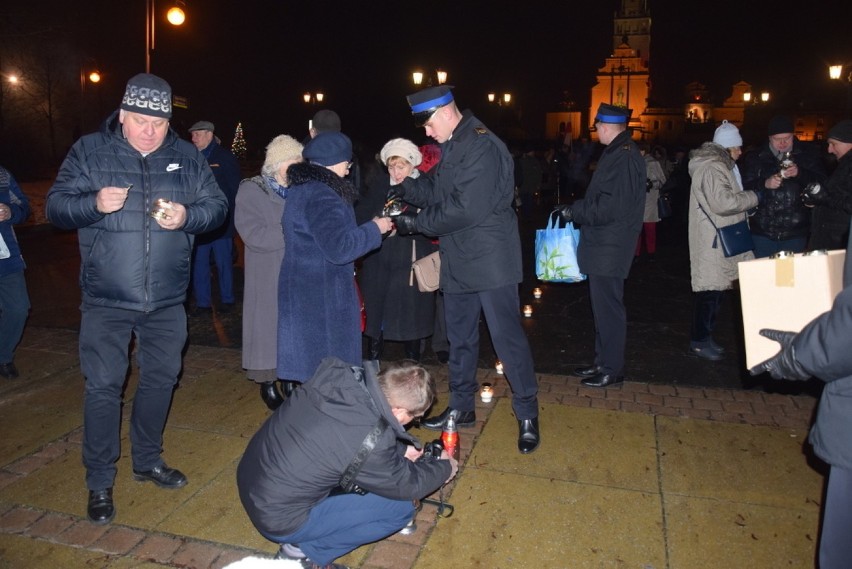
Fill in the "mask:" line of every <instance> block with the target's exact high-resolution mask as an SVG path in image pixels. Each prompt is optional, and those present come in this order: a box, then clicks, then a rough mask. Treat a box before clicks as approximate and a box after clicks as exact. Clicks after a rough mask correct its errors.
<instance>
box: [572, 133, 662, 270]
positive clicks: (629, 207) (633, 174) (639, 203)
mask: <svg viewBox="0 0 852 569" xmlns="http://www.w3.org/2000/svg"><path fill="white" fill-rule="evenodd" d="M646 169H647V167H646V165H645V159H644V158H642V154H641V153H640V152H639V148H638V147H637V146H636V143H634V142H633V140H632V139H631V133H630V130H625V131H624V132H621V133H619V134H618V136H616V137H615V138H614V139H613V140H612V142H610V143H609V145H607V147H606V148H605V149H604V151H603V153H602V154H601V157H600V159H599V160H598V165H597V168H595V173H594V175H593V176H592V181H591V183H590V184H589V189H588V190H586V197H584V198H583V199H581V200H577V201H576V202H574V205H573V210H574V223H576V224H579V225H580V246H579V247H578V249H577V260H578V261H579V265H580V272H582V273H584V274H587V275H597V276H604V277H620V278H622V279H626V278H627V275H628V274H629V273H630V265H631V263H632V262H633V255H634V253H635V251H636V240H637V239H638V238H639V232H640V231H641V230H642V215H643V214H644V212H645V179H646Z"/></svg>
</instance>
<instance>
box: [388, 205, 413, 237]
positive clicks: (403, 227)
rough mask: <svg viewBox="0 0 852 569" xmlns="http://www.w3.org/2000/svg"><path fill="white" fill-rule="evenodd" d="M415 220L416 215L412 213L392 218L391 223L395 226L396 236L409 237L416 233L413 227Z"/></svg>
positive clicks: (408, 212) (407, 212)
mask: <svg viewBox="0 0 852 569" xmlns="http://www.w3.org/2000/svg"><path fill="white" fill-rule="evenodd" d="M416 218H417V214H416V213H415V212H412V211H406V212H405V213H401V214H399V215H397V216H396V217H394V218H393V222H394V224H395V225H396V234H397V235H411V234H412V233H417V229H416V228H415V227H414V220H415V219H416Z"/></svg>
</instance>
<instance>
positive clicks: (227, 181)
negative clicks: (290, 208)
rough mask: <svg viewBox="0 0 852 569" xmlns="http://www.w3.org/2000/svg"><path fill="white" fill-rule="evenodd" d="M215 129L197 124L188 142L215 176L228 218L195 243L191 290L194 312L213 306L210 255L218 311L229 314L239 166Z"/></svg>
mask: <svg viewBox="0 0 852 569" xmlns="http://www.w3.org/2000/svg"><path fill="white" fill-rule="evenodd" d="M214 129H215V127H214V126H213V123H212V122H210V121H198V122H197V123H195V124H194V125H192V126H191V127H190V129H189V132H190V133H191V135H192V143H193V144H194V145H195V147H196V148H197V149H198V150H199V151H200V152H201V154H203V155H204V157H205V158H207V163H208V164H210V169H212V170H213V175H214V176H215V177H216V183H218V184H219V189H221V190H222V192H223V193H224V194H225V197H226V198H228V217H227V219H226V220H225V223H223V224H222V225H220V226H219V227H217V228H216V229H214V230H213V231H208V232H207V233H204V234H202V235H199V236H198V238H197V239H196V240H195V254H194V255H193V258H192V290H193V292H194V293H195V307H196V309H201V310H205V309H208V310H209V309H210V308H211V307H212V306H213V297H212V294H211V292H212V291H211V281H210V255H211V254H212V255H213V262H214V263H215V265H216V276H217V277H218V281H219V300H221V301H222V304H221V306H220V311H221V312H229V311H230V310H231V308H232V307H233V306H234V302H235V298H234V267H233V265H234V257H233V254H234V206H235V205H236V200H237V188H239V186H240V179H241V178H242V176H241V175H240V164H239V162H237V158H236V157H235V156H234V155H233V153H231V151H230V150H228V149H227V148H224V147H223V146H222V145H221V144H219V141H218V140H217V139H216V137H215V136H214V135H213V132H214Z"/></svg>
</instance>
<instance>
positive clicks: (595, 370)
mask: <svg viewBox="0 0 852 569" xmlns="http://www.w3.org/2000/svg"><path fill="white" fill-rule="evenodd" d="M600 372H601V366H599V365H592V366H585V367H575V368H574V375H576V376H577V377H592V376H595V375H598V374H599V373H600Z"/></svg>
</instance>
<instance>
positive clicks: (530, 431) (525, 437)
mask: <svg viewBox="0 0 852 569" xmlns="http://www.w3.org/2000/svg"><path fill="white" fill-rule="evenodd" d="M540 442H541V435H539V433H538V417H534V418H532V419H522V420H520V421H518V450H519V451H521V454H529V453H531V452H532V451H534V450H535V449H537V448H538V444H539V443H540Z"/></svg>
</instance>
